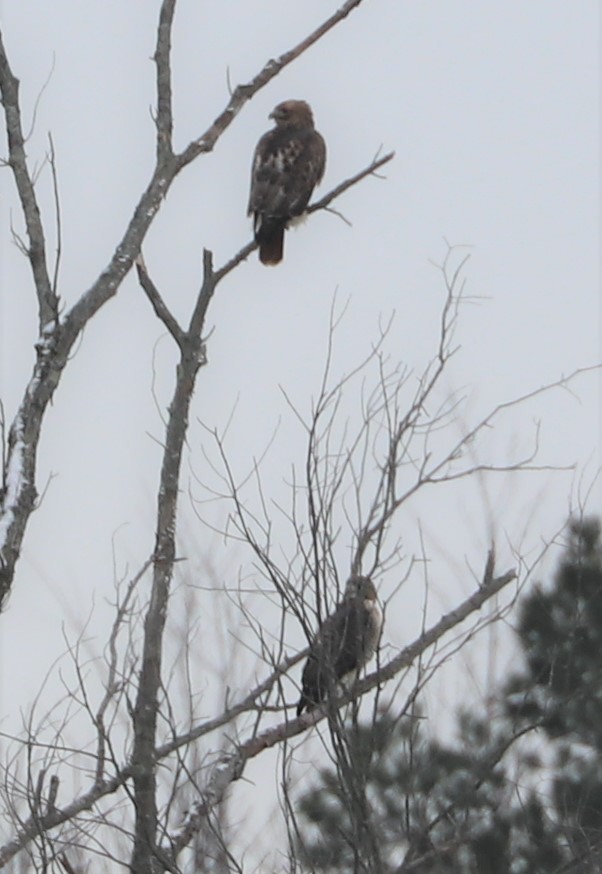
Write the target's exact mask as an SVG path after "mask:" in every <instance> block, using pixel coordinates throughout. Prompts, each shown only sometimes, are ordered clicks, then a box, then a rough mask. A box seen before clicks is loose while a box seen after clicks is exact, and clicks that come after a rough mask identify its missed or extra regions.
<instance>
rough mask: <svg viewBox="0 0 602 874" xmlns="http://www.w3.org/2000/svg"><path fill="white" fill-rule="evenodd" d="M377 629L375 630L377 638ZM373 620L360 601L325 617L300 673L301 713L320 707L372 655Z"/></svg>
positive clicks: (344, 605)
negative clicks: (329, 694)
mask: <svg viewBox="0 0 602 874" xmlns="http://www.w3.org/2000/svg"><path fill="white" fill-rule="evenodd" d="M378 631H379V628H377V629H376V637H377V636H378ZM375 645H376V639H375V630H374V628H373V619H372V615H371V613H370V611H369V610H367V609H366V607H365V606H364V603H363V601H358V600H353V601H346V602H343V603H342V604H340V605H339V607H337V609H336V610H335V611H334V613H333V614H332V615H331V616H328V617H327V618H326V619H325V620H324V622H323V623H322V625H321V626H320V630H319V631H318V634H317V635H316V638H315V640H314V642H313V644H312V647H311V650H310V653H309V656H308V659H307V663H306V665H305V668H304V670H303V677H302V694H301V701H300V702H299V706H298V708H297V712H298V713H299V714H300V713H301V712H302V711H303V708H304V707H305V706H308V707H309V708H311V707H313V706H315V705H316V704H319V703H320V702H321V701H323V700H324V698H325V697H326V696H327V694H328V693H329V691H330V690H334V689H336V685H337V683H338V682H339V681H341V680H343V679H344V678H345V677H346V676H347V675H348V674H352V673H356V672H357V671H358V670H359V669H360V668H361V667H362V666H363V665H364V664H365V663H366V661H367V660H368V658H369V657H370V656H371V655H372V653H373V652H374V648H375Z"/></svg>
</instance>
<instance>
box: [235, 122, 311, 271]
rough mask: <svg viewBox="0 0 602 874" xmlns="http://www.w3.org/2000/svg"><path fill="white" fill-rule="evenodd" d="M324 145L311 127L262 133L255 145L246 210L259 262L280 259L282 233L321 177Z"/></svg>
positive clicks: (305, 202) (270, 262) (302, 206)
mask: <svg viewBox="0 0 602 874" xmlns="http://www.w3.org/2000/svg"><path fill="white" fill-rule="evenodd" d="M325 164H326V146H325V145H324V140H323V139H322V137H321V135H320V134H319V133H318V132H317V131H316V130H315V129H314V128H313V127H307V128H295V129H290V128H286V129H279V128H275V129H274V130H271V131H268V133H267V134H264V135H263V136H262V138H261V139H260V140H259V142H258V144H257V148H256V149H255V156H254V158H253V169H252V172H251V193H250V195H249V214H252V215H253V230H254V232H255V240H256V242H257V243H258V245H259V257H260V259H261V261H262V262H263V263H264V264H277V263H278V262H279V261H281V260H282V250H283V245H284V231H285V229H286V227H287V225H288V223H289V221H290V219H291V218H293V217H295V216H299V215H301V213H302V212H303V211H304V210H305V207H306V206H307V204H308V203H309V198H310V197H311V193H312V191H313V190H314V187H315V186H316V184H317V183H318V182H319V181H320V179H321V178H322V176H323V175H324V167H325Z"/></svg>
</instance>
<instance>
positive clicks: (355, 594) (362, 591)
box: [345, 576, 376, 601]
mask: <svg viewBox="0 0 602 874" xmlns="http://www.w3.org/2000/svg"><path fill="white" fill-rule="evenodd" d="M355 599H357V600H358V601H376V589H375V587H374V583H373V582H372V580H371V579H370V577H360V576H353V577H350V578H349V580H348V581H347V585H346V586H345V600H346V601H347V600H355Z"/></svg>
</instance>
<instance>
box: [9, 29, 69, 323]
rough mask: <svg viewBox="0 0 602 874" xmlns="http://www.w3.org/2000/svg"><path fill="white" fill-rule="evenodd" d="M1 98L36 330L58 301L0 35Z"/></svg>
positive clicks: (55, 309)
mask: <svg viewBox="0 0 602 874" xmlns="http://www.w3.org/2000/svg"><path fill="white" fill-rule="evenodd" d="M0 95H1V96H2V105H3V107H4V115H5V117H6V133H7V136H8V163H9V164H10V167H11V169H12V171H13V176H14V177H15V184H16V186H17V191H18V192H19V200H20V201H21V208H22V210H23V217H24V219H25V226H26V228H27V236H28V239H29V246H28V248H27V257H28V258H29V263H30V264H31V270H32V273H33V277H34V282H35V287H36V294H37V297H38V321H39V330H40V333H42V332H43V331H44V329H45V327H46V326H47V325H48V324H49V323H51V322H52V321H55V320H56V319H57V314H58V300H57V297H56V295H55V294H54V292H53V290H52V286H51V283H50V276H49V274H48V266H47V263H46V242H45V240H44V229H43V226H42V218H41V216H40V208H39V206H38V201H37V198H36V193H35V190H34V185H33V182H32V178H31V176H30V173H29V170H28V168H27V158H26V157H25V144H24V138H23V129H22V126H21V110H20V107H19V81H18V79H16V78H15V76H14V75H13V72H12V70H11V68H10V65H9V62H8V57H7V55H6V51H5V49H4V43H3V40H2V34H1V32H0Z"/></svg>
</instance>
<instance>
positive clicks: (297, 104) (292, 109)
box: [270, 100, 314, 128]
mask: <svg viewBox="0 0 602 874" xmlns="http://www.w3.org/2000/svg"><path fill="white" fill-rule="evenodd" d="M270 118H273V119H274V121H275V122H276V126H277V127H295V128H302V127H313V126H314V117H313V113H312V111H311V107H310V105H309V103H306V102H305V100H285V101H284V102H283V103H279V104H278V106H276V107H275V109H273V110H272V112H270Z"/></svg>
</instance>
